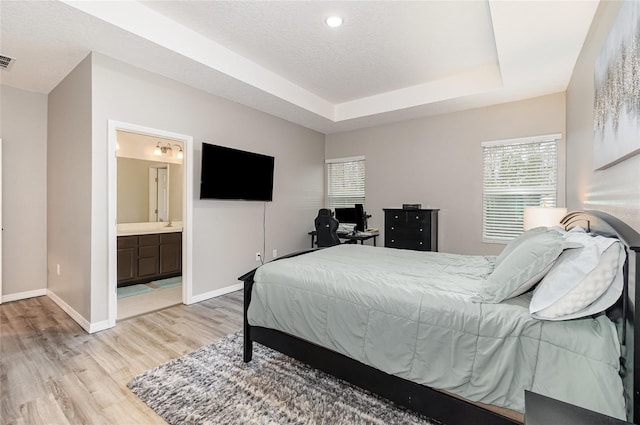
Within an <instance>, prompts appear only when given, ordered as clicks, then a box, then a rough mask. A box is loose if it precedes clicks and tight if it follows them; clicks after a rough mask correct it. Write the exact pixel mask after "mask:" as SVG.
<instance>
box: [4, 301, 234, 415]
mask: <svg viewBox="0 0 640 425" xmlns="http://www.w3.org/2000/svg"><path fill="white" fill-rule="evenodd" d="M241 327H242V291H237V292H234V293H231V294H228V295H225V296H222V297H218V298H214V299H211V300H208V301H203V302H200V303H197V304H193V305H190V306H185V305H178V306H174V307H170V308H167V309H165V310H161V311H157V312H154V313H149V314H146V315H143V316H139V317H135V318H132V319H129V320H125V321H122V322H118V324H117V326H116V327H115V328H112V329H108V330H105V331H102V332H98V333H95V334H92V335H89V334H87V333H86V332H85V331H84V330H83V329H82V328H81V327H80V326H78V325H77V324H76V323H75V322H74V321H73V320H72V319H71V318H70V317H69V316H67V314H66V313H64V312H63V311H62V310H61V309H60V308H59V307H58V306H57V305H56V304H54V303H53V301H51V300H50V299H49V298H47V297H38V298H31V299H28V300H23V301H15V302H10V303H6V304H1V305H0V399H1V401H0V403H1V406H0V423H1V424H7V425H8V424H16V425H17V424H29V425H38V424H123V425H129V424H163V423H165V422H164V421H163V420H162V418H160V417H159V416H158V415H156V414H155V413H154V412H153V411H152V410H151V409H149V408H148V407H147V406H146V405H145V404H144V403H143V402H141V401H140V400H138V398H137V397H136V396H134V395H133V394H132V393H131V392H130V391H129V389H128V388H127V386H126V385H127V382H128V381H129V380H130V379H131V378H132V377H133V376H136V375H138V374H140V373H141V372H144V371H145V370H148V369H151V368H153V367H155V366H157V365H159V364H162V363H165V362H167V361H169V360H170V359H173V358H176V357H180V356H182V355H184V354H187V353H189V352H191V351H193V350H195V349H196V348H198V347H201V346H203V345H207V344H210V343H211V342H213V341H215V340H217V339H219V338H221V337H223V336H225V335H227V334H229V333H232V332H236V331H239V330H240V329H241Z"/></svg>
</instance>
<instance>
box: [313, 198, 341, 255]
mask: <svg viewBox="0 0 640 425" xmlns="http://www.w3.org/2000/svg"><path fill="white" fill-rule="evenodd" d="M314 224H315V226H316V240H317V244H318V248H325V247H328V246H334V245H340V238H338V224H340V223H339V222H338V220H336V219H335V217H333V216H332V215H331V210H329V209H327V208H322V209H320V210H319V211H318V216H317V217H316V219H315V220H314Z"/></svg>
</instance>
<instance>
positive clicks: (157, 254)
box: [117, 223, 182, 287]
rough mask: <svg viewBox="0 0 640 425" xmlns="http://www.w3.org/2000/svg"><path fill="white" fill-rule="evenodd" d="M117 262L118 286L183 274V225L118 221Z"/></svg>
mask: <svg viewBox="0 0 640 425" xmlns="http://www.w3.org/2000/svg"><path fill="white" fill-rule="evenodd" d="M135 224H138V226H135ZM117 265H118V275H117V279H118V287H120V286H128V285H133V284H136V283H146V282H151V281H154V280H159V279H165V278H168V277H174V276H180V275H182V226H181V225H180V226H175V225H171V226H166V224H165V225H164V226H162V227H160V226H159V225H158V223H131V224H127V225H126V226H123V225H118V244H117Z"/></svg>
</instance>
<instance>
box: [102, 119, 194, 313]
mask: <svg viewBox="0 0 640 425" xmlns="http://www.w3.org/2000/svg"><path fill="white" fill-rule="evenodd" d="M109 142H110V145H111V144H113V147H114V150H115V158H114V159H113V160H110V163H109V174H110V178H109V181H110V182H112V185H111V186H112V187H113V189H111V188H110V190H109V192H110V193H109V197H110V198H112V200H110V202H109V205H110V212H109V213H110V222H111V223H114V222H115V223H116V226H115V228H114V229H113V231H110V236H109V240H110V247H109V266H110V267H109V268H110V276H109V297H108V298H109V321H110V323H112V324H113V325H115V323H116V321H120V320H125V319H128V318H130V317H135V316H138V315H141V314H146V313H149V312H152V311H156V310H160V309H163V308H166V307H169V306H172V305H176V304H180V303H187V301H188V299H189V298H190V294H191V284H190V283H191V282H190V275H191V273H190V271H191V269H190V264H191V262H190V261H189V257H190V254H191V251H190V249H189V245H188V243H190V240H191V237H190V223H191V221H190V217H191V211H192V208H191V202H190V196H189V195H188V194H189V193H191V191H192V185H191V184H190V180H189V178H188V176H192V175H193V169H192V164H191V161H190V159H191V158H189V155H187V152H192V146H191V143H192V138H191V137H190V136H184V135H180V134H176V133H169V132H167V131H163V130H157V129H151V128H146V127H140V126H136V125H133V124H127V123H120V122H112V121H110V122H109ZM111 219H113V221H112V220H111Z"/></svg>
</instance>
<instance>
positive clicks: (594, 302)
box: [529, 232, 625, 320]
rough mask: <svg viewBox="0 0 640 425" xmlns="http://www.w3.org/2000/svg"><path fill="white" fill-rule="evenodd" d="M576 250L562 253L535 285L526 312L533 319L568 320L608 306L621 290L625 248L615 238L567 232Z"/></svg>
mask: <svg viewBox="0 0 640 425" xmlns="http://www.w3.org/2000/svg"><path fill="white" fill-rule="evenodd" d="M565 238H566V239H567V240H570V241H574V242H578V243H581V244H582V245H583V247H582V248H580V249H575V250H570V251H566V252H564V253H563V254H562V255H561V256H560V258H559V259H558V261H557V262H556V264H555V265H554V266H553V267H552V269H551V270H550V271H549V273H547V275H546V276H545V277H544V279H543V280H542V282H540V285H538V287H537V288H536V290H535V292H534V294H533V297H532V299H531V303H530V304H529V312H530V313H531V316H532V317H534V318H536V319H544V320H568V319H575V318H579V317H585V316H590V315H593V314H597V313H599V312H601V311H604V310H605V309H607V308H608V307H610V306H612V305H613V304H614V303H615V302H616V300H617V299H618V298H619V297H620V294H621V293H622V286H623V276H622V266H623V265H624V259H625V251H624V248H623V247H622V245H621V244H620V242H618V241H617V240H616V239H612V238H606V237H603V236H591V235H589V234H587V233H583V232H569V233H567V235H566V236H565Z"/></svg>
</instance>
